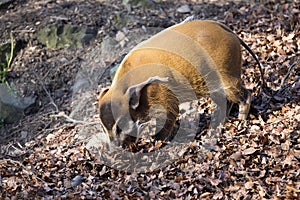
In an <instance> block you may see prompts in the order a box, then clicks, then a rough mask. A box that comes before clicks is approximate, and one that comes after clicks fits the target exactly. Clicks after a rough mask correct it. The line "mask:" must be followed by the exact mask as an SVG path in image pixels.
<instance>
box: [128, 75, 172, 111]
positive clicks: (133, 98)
mask: <svg viewBox="0 0 300 200" xmlns="http://www.w3.org/2000/svg"><path fill="white" fill-rule="evenodd" d="M167 81H168V78H167V77H165V78H161V77H159V76H153V77H150V78H149V79H148V80H146V81H144V82H142V83H139V84H136V85H133V86H131V87H129V88H128V89H127V92H128V96H129V106H130V107H131V108H132V109H136V108H137V107H138V106H139V103H140V97H141V91H142V89H143V88H144V87H145V86H147V85H149V84H151V83H165V82H167Z"/></svg>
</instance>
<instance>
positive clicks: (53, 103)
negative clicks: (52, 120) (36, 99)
mask: <svg viewBox="0 0 300 200" xmlns="http://www.w3.org/2000/svg"><path fill="white" fill-rule="evenodd" d="M32 72H33V74H34V76H35V77H36V79H37V80H38V81H39V82H40V84H41V86H42V88H43V90H44V91H45V92H46V94H47V96H48V97H49V99H50V102H51V104H52V105H53V106H54V107H55V111H56V112H59V110H58V107H57V105H56V104H55V102H54V100H53V98H52V96H51V94H50V93H49V91H48V90H47V89H46V87H45V85H44V83H43V81H42V80H41V79H40V77H39V76H38V75H37V73H36V72H35V71H32Z"/></svg>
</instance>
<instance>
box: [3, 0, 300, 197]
mask: <svg viewBox="0 0 300 200" xmlns="http://www.w3.org/2000/svg"><path fill="white" fill-rule="evenodd" d="M141 2H152V3H150V4H147V5H137V6H132V5H130V4H129V3H127V4H124V3H122V1H120V0H111V1H105V0H102V1H94V0H90V1H84V0H73V1H60V0H43V1H35V0H17V1H8V2H7V3H5V4H2V5H0V36H1V37H0V43H3V42H7V41H8V40H9V38H10V37H9V35H10V33H13V37H14V39H15V41H16V42H17V43H18V44H19V48H18V50H17V51H16V55H15V57H14V59H13V63H12V69H11V71H10V73H9V76H8V81H9V82H10V84H11V85H12V86H13V88H15V89H16V90H17V91H18V93H19V94H21V95H22V96H27V97H34V98H35V99H36V101H35V104H34V105H32V106H30V107H29V108H28V109H26V110H25V117H24V118H23V119H22V120H21V121H20V122H17V123H15V124H6V125H2V127H1V128H0V136H1V139H0V145H1V146H0V193H1V196H0V197H1V199H35V198H36V199H96V198H99V199H102V198H103V199H169V198H172V199H300V170H299V168H300V131H299V130H300V103H299V102H300V82H299V76H300V70H299V62H300V40H299V37H300V33H299V31H300V25H299V24H300V22H299V19H300V3H299V2H296V1H288V0H286V1H285V0H267V1H260V2H261V3H258V2H255V1H234V2H230V1H217V2H214V1H191V0H187V1H177V0H175V1H164V0H158V1H141ZM182 6H184V7H182ZM191 15H195V16H196V17H197V18H199V19H212V20H216V21H219V22H222V23H224V24H226V25H227V26H228V27H230V28H231V29H232V30H233V31H234V32H235V33H236V34H237V35H238V36H239V37H240V38H242V39H243V40H244V41H245V43H247V44H248V45H249V46H250V47H251V49H252V50H253V51H254V52H255V54H256V55H257V56H258V58H259V60H260V62H261V63H262V65H263V66H264V80H265V82H266V83H267V86H268V87H269V89H270V91H271V94H266V93H265V92H264V91H260V90H259V88H260V72H259V70H258V67H257V65H256V63H255V61H254V60H253V58H252V57H251V56H250V55H249V53H247V52H246V51H245V50H243V60H244V62H243V68H242V80H243V82H244V85H245V87H246V88H248V89H249V90H250V91H251V92H252V95H253V98H252V106H251V109H250V114H249V117H248V119H247V120H245V121H241V120H238V119H237V118H236V108H234V109H233V112H232V114H233V116H231V117H230V118H229V119H228V120H227V121H226V123H225V124H224V125H223V127H222V128H221V134H220V136H219V138H218V139H217V141H216V144H215V148H213V149H211V151H205V150H204V148H203V145H202V144H203V138H204V136H205V134H208V131H207V129H205V130H202V131H200V133H199V134H198V135H197V136H196V138H195V140H194V141H192V142H190V143H189V145H188V147H187V148H186V149H185V151H184V152H181V154H180V155H181V156H180V157H179V158H178V159H177V160H176V161H174V162H172V163H170V164H168V165H165V166H164V167H160V168H158V169H155V170H149V171H148V172H143V173H137V172H134V170H132V171H126V170H123V171H122V170H117V169H114V167H113V166H108V165H107V164H106V163H105V162H104V161H103V160H101V159H99V157H97V156H95V155H94V154H93V153H91V152H90V151H88V150H87V148H85V145H86V140H84V139H81V136H82V132H85V131H87V130H89V131H88V132H89V133H86V134H89V135H93V133H94V132H93V131H92V130H93V129H92V128H91V129H82V126H84V123H85V122H86V121H89V120H88V119H86V117H87V116H89V117H91V118H93V120H92V122H93V123H94V122H97V126H99V124H98V122H99V118H98V116H97V113H96V112H92V114H90V113H89V114H82V115H81V116H80V118H76V117H75V116H76V115H77V114H78V113H80V112H81V113H85V112H86V113H88V112H89V111H86V110H84V109H86V108H89V107H91V108H92V109H93V110H96V107H97V96H98V95H99V93H98V90H99V88H97V87H95V88H93V89H90V90H89V91H88V92H89V94H90V96H89V101H87V102H85V101H83V100H82V99H81V104H79V103H78V99H79V100H80V96H79V97H78V95H77V96H76V95H75V93H76V92H75V91H74V90H76V88H77V86H78V84H79V83H80V81H79V82H78V80H79V78H78V77H79V75H80V74H82V73H81V72H82V71H85V69H86V68H88V70H87V71H89V73H90V74H91V73H92V72H94V70H96V71H97V69H96V68H100V69H102V70H99V71H97V74H96V75H93V77H92V78H95V77H96V78H95V79H96V81H100V82H101V80H97V77H98V78H99V77H100V76H101V73H103V72H104V71H105V69H106V68H107V67H109V66H111V64H113V63H114V62H117V61H120V59H121V58H122V57H121V55H122V54H123V53H126V52H128V50H130V48H131V47H132V46H133V45H134V44H137V43H138V42H140V40H141V39H144V38H143V36H142V35H143V34H142V33H140V32H138V31H139V30H148V32H147V31H145V35H146V32H147V36H144V37H149V36H150V35H151V34H152V32H151V31H149V30H153V32H157V30H161V29H164V28H166V27H169V26H171V25H174V24H176V23H179V22H181V21H183V20H184V19H185V18H186V17H188V16H191ZM51 24H71V25H77V26H85V27H89V28H92V29H93V30H96V31H97V34H96V36H95V37H94V38H93V39H92V40H91V42H90V43H89V44H86V45H84V46H83V47H78V48H74V47H73V48H47V47H46V46H45V45H43V44H41V43H40V42H39V41H38V40H37V37H36V34H35V33H36V32H37V31H38V30H40V29H42V28H44V27H46V26H48V25H51ZM108 37H109V38H112V40H114V41H113V44H114V45H110V46H105V45H104V44H103V43H104V41H106V38H108ZM123 47H124V48H123ZM99 49H100V50H99ZM121 49H125V50H121ZM105 51H106V53H104V52H105ZM104 54H105V55H104ZM94 82H95V81H94ZM94 84H97V83H94ZM74 99H75V100H74ZM74 104H76V105H75V106H74ZM82 104H85V105H84V106H83V105H82ZM76 106H78V107H77V111H74V110H76V109H75V108H76ZM78 108H80V109H78ZM78 110H79V111H78ZM206 111H207V110H206ZM74 113H75V114H74ZM75 118H76V119H75ZM203 120H209V118H204V119H201V122H202V121H203ZM206 124H207V123H206ZM93 125H94V124H93ZM204 127H205V126H204ZM84 134H85V133H84ZM120 162H123V161H120Z"/></svg>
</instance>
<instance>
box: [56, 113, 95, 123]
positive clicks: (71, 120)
mask: <svg viewBox="0 0 300 200" xmlns="http://www.w3.org/2000/svg"><path fill="white" fill-rule="evenodd" d="M50 117H64V118H66V119H67V120H68V121H69V122H72V123H75V124H84V125H94V124H98V122H86V121H82V120H76V119H73V118H71V117H69V116H68V115H66V114H65V113H64V112H60V113H58V114H56V115H50Z"/></svg>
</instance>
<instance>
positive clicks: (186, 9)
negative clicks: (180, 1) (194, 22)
mask: <svg viewBox="0 0 300 200" xmlns="http://www.w3.org/2000/svg"><path fill="white" fill-rule="evenodd" d="M177 12H179V13H182V14H186V13H190V12H191V9H190V7H189V6H188V5H182V6H180V7H179V8H177Z"/></svg>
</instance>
